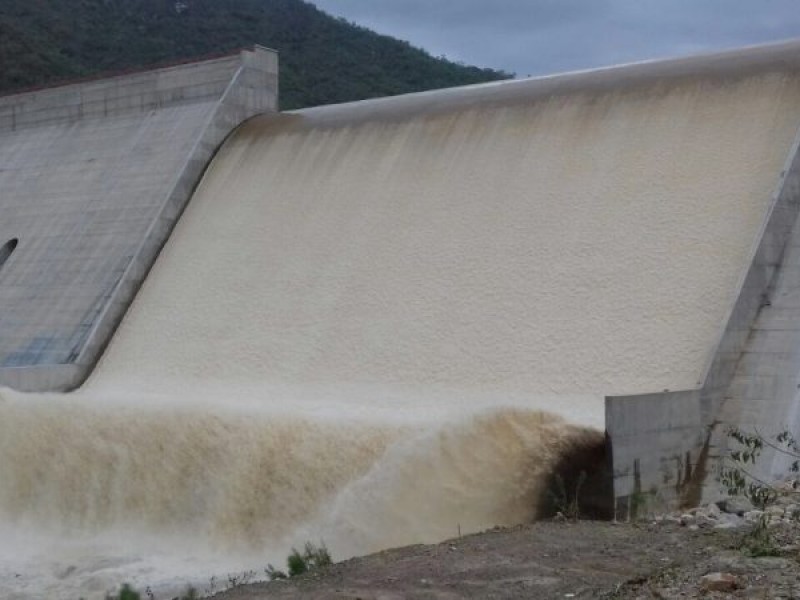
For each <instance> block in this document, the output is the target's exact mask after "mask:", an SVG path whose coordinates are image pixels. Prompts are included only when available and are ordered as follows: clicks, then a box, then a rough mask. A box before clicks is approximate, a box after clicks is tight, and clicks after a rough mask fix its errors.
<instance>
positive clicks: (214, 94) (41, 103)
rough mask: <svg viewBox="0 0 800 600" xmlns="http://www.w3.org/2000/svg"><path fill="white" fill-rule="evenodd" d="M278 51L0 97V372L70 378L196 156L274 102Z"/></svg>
mask: <svg viewBox="0 0 800 600" xmlns="http://www.w3.org/2000/svg"><path fill="white" fill-rule="evenodd" d="M277 77H278V71H277V55H276V54H275V53H274V52H273V51H271V50H267V49H265V48H260V47H256V48H254V49H253V50H245V51H242V52H241V53H239V54H237V55H234V56H230V57H226V58H221V59H216V60H212V61H205V62H200V63H192V64H187V65H181V66H177V67H170V68H165V69H159V70H155V71H150V72H145V73H137V74H132V75H126V76H121V77H114V78H110V79H104V80H100V81H93V82H87V83H81V84H74V85H67V86H62V87H58V88H52V89H46V90H41V91H36V92H29V93H25V94H18V95H14V96H8V97H5V98H0V190H2V195H0V214H2V220H0V244H4V243H6V241H7V240H12V239H16V240H18V244H17V246H16V248H15V249H14V251H13V252H12V254H11V255H10V256H9V258H8V260H7V261H6V262H5V264H4V265H3V266H2V267H1V268H0V385H6V386H9V387H13V388H16V389H19V390H24V391H44V390H67V389H71V388H73V387H75V386H76V385H78V384H79V383H80V382H81V381H82V380H83V379H85V377H86V376H87V374H88V372H89V371H90V370H91V368H92V366H93V365H94V363H95V362H96V360H97V358H98V357H99V354H100V352H101V351H102V349H103V347H104V346H105V344H106V343H107V341H108V339H109V337H110V335H111V334H112V332H113V330H114V328H115V327H116V325H117V324H118V322H119V320H120V318H121V316H122V315H123V313H124V311H125V310H126V308H127V306H128V304H129V303H130V300H131V299H132V297H133V295H134V294H135V293H136V290H137V289H138V287H139V285H140V283H141V282H142V280H143V279H144V277H145V276H146V274H147V271H148V269H149V268H150V266H151V264H152V262H153V261H154V259H155V257H156V255H157V254H158V251H159V249H160V248H161V246H162V245H163V243H164V241H165V240H166V239H167V237H168V235H169V233H170V231H171V229H172V227H173V225H174V224H175V222H176V220H177V219H178V217H179V215H180V214H181V211H182V210H183V208H184V206H185V204H186V203H187V201H188V200H189V197H190V195H191V193H192V191H193V189H194V185H195V184H196V182H197V181H198V179H199V177H200V175H201V174H202V172H203V170H204V169H205V166H206V164H207V163H208V161H209V160H210V158H211V157H212V155H213V153H214V152H215V150H216V148H217V147H218V146H219V144H220V143H221V142H222V141H223V140H224V138H225V137H226V136H227V135H228V134H229V133H230V132H231V131H232V130H233V129H234V128H235V127H236V126H237V125H238V124H239V123H241V122H242V121H243V120H245V119H246V118H248V117H250V116H253V115H255V114H258V113H262V112H265V111H271V110H276V108H277V85H278V84H277V81H278V80H277Z"/></svg>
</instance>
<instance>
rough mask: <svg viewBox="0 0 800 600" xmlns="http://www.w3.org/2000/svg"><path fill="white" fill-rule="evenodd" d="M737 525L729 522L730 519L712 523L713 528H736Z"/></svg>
mask: <svg viewBox="0 0 800 600" xmlns="http://www.w3.org/2000/svg"><path fill="white" fill-rule="evenodd" d="M737 527H738V525H736V523H731V522H730V521H722V522H720V523H717V524H716V525H714V529H736V528H737Z"/></svg>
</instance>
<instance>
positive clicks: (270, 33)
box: [0, 0, 510, 109]
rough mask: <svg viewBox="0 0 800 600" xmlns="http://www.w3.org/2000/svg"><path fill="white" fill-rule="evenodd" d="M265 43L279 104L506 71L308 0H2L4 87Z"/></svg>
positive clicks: (0, 69) (0, 84)
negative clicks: (465, 61)
mask: <svg viewBox="0 0 800 600" xmlns="http://www.w3.org/2000/svg"><path fill="white" fill-rule="evenodd" d="M252 44H261V45H264V46H268V47H270V48H275V49H276V50H278V51H279V52H280V57H281V107H282V108H283V109H290V108H298V107H303V106H315V105H319V104H329V103H333V102H345V101H349V100H359V99H363V98H371V97H376V96H387V95H393V94H401V93H406V92H413V91H420V90H426V89H434V88H441V87H451V86H456V85H464V84H469V83H478V82H483V81H492V80H497V79H503V78H506V77H509V76H510V75H509V74H508V73H503V72H500V71H494V70H490V69H478V68H476V67H468V66H464V65H460V64H455V63H453V62H450V61H447V60H443V59H439V58H434V57H432V56H430V55H429V54H427V53H426V52H424V51H423V50H420V49H418V48H415V47H413V46H411V45H410V44H408V43H407V42H403V41H399V40H396V39H394V38H391V37H387V36H383V35H379V34H376V33H374V32H372V31H370V30H368V29H365V28H363V27H359V26H357V25H354V24H352V23H348V22H347V21H345V20H343V19H336V18H334V17H331V16H330V15H328V14H326V13H324V12H322V11H320V10H318V9H317V8H316V7H315V6H313V5H312V4H310V3H308V2H304V1H302V0H2V2H0V93H4V92H9V91H13V90H18V89H22V88H26V87H31V86H38V85H46V84H51V83H56V82H58V81H62V80H67V79H74V78H79V77H85V76H91V75H95V74H99V73H105V72H113V71H118V70H124V69H135V68H142V67H150V66H156V65H158V64H160V63H165V62H170V61H176V60H184V59H193V58H200V57H204V56H208V55H213V54H221V53H226V52H229V51H232V50H235V49H238V48H242V47H245V46H250V45H252Z"/></svg>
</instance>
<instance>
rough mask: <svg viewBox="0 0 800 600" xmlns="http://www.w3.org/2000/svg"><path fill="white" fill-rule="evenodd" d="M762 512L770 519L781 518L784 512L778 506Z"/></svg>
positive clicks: (769, 507)
mask: <svg viewBox="0 0 800 600" xmlns="http://www.w3.org/2000/svg"><path fill="white" fill-rule="evenodd" d="M764 512H765V513H767V514H768V515H769V516H770V517H783V515H784V513H785V512H786V511H785V510H783V508H782V507H780V506H768V507H767V508H766V510H765V511H764Z"/></svg>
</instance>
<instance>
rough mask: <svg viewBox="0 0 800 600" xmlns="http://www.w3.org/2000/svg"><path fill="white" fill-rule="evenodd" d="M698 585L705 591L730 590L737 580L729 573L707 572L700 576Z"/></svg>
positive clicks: (737, 582)
mask: <svg viewBox="0 0 800 600" xmlns="http://www.w3.org/2000/svg"><path fill="white" fill-rule="evenodd" d="M700 587H701V588H702V589H703V590H705V591H707V592H732V591H733V590H735V589H736V588H737V587H739V581H738V580H737V579H736V576H735V575H732V574H731V573H709V574H708V575H705V576H703V577H701V578H700Z"/></svg>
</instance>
